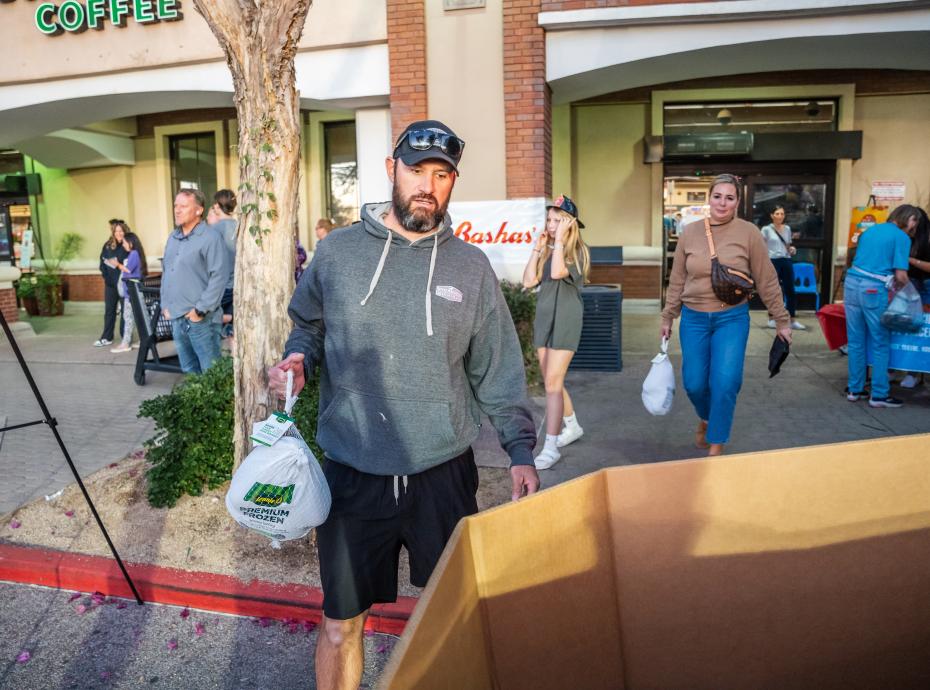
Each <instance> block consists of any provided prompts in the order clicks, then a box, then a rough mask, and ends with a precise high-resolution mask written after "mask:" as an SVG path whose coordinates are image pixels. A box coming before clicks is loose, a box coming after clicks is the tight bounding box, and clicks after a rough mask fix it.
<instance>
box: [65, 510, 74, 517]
mask: <svg viewBox="0 0 930 690" xmlns="http://www.w3.org/2000/svg"><path fill="white" fill-rule="evenodd" d="M65 517H69V518H73V517H74V511H73V510H66V511H65Z"/></svg>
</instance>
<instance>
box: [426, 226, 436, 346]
mask: <svg viewBox="0 0 930 690" xmlns="http://www.w3.org/2000/svg"><path fill="white" fill-rule="evenodd" d="M438 246H439V237H438V235H433V252H432V254H431V255H430V258H429V277H428V278H427V279H426V335H433V296H432V295H431V294H430V288H431V287H432V284H433V271H434V270H435V268H436V248H437V247H438Z"/></svg>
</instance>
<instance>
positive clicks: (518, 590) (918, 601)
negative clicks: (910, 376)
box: [382, 435, 930, 690]
mask: <svg viewBox="0 0 930 690" xmlns="http://www.w3.org/2000/svg"><path fill="white" fill-rule="evenodd" d="M928 649H930V435H923V436H911V437H899V438H890V439H881V440H874V441H861V442H856V443H847V444H834V445H828V446H816V447H809V448H798V449H791V450H785V451H772V452H766V453H754V454H747V455H741V456H726V457H722V458H719V459H702V460H692V461H684V462H674V463H658V464H653V465H638V466H633V467H622V468H615V469H611V470H604V471H601V472H598V473H596V474H592V475H588V476H586V477H582V478H580V479H578V480H575V481H572V482H568V483H566V484H563V485H561V486H558V487H556V488H554V489H550V490H547V491H544V492H542V493H541V494H539V495H538V496H536V497H532V498H530V499H526V500H523V501H521V502H520V503H518V504H514V505H509V506H504V507H501V508H498V509H495V510H493V511H489V512H487V513H483V514H481V515H478V516H475V517H473V518H469V519H467V520H465V521H463V524H462V525H460V527H459V530H458V532H457V536H456V537H454V538H453V540H452V541H451V542H450V544H449V546H448V547H447V549H446V552H445V554H444V558H443V562H442V563H441V564H440V566H439V567H438V568H437V570H436V572H434V574H433V578H432V579H431V581H430V586H429V587H428V588H427V590H426V592H425V593H424V596H423V598H422V599H421V601H420V603H419V605H418V606H417V611H416V613H415V615H414V618H413V619H412V620H411V622H410V624H409V625H408V627H407V629H406V631H405V632H404V636H403V640H402V643H401V645H399V646H398V648H397V650H396V651H395V653H394V657H393V658H392V660H391V664H390V666H389V668H388V670H387V671H386V673H385V675H384V676H383V679H382V683H383V687H389V688H412V687H423V688H534V689H536V688H624V687H626V688H635V689H637V690H639V689H641V688H715V689H721V688H818V689H821V688H844V689H845V688H877V687H889V688H890V687H895V688H925V687H930V653H928V652H927V650H928Z"/></svg>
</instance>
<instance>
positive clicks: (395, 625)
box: [0, 544, 417, 635]
mask: <svg viewBox="0 0 930 690" xmlns="http://www.w3.org/2000/svg"><path fill="white" fill-rule="evenodd" d="M125 565H126V570H128V571H129V576H130V577H131V578H132V581H133V583H134V584H135V585H136V589H138V590H139V595H140V596H141V597H142V599H144V600H145V601H146V602H151V603H158V604H174V605H176V606H189V607H191V608H194V609H201V610H204V611H217V612H220V613H232V614H236V615H239V616H256V617H265V618H296V619H299V620H309V621H313V622H317V623H318V622H319V621H320V619H321V617H322V615H323V592H322V591H321V590H320V588H319V587H311V586H309V585H298V584H276V583H273V582H264V581H262V580H252V581H251V582H243V581H242V580H239V579H237V578H235V577H232V576H229V575H217V574H214V573H203V572H189V571H186V570H178V569H176V568H163V567H161V566H157V565H147V564H144V563H125ZM0 580H6V581H8V582H21V583H25V584H30V585H42V586H45V587H55V588H57V589H67V590H75V591H79V592H88V593H92V592H101V593H103V594H105V595H107V596H115V597H124V598H127V599H133V598H134V597H133V595H132V591H131V590H130V589H129V585H127V584H126V580H125V579H123V574H122V573H121V572H120V569H119V566H118V565H117V564H116V561H114V560H112V559H109V558H104V557H102V556H86V555H83V554H75V553H66V552H64V551H53V550H51V549H42V548H36V547H31V546H14V545H12V544H0ZM416 602H417V599H416V598H415V597H398V598H397V603H394V604H377V605H375V606H373V607H372V609H371V614H370V615H369V616H368V621H367V623H366V624H365V628H366V629H368V630H373V631H375V632H383V633H391V634H393V635H399V634H400V633H402V632H403V630H404V626H405V625H406V623H407V619H409V618H410V614H411V613H413V608H414V606H416Z"/></svg>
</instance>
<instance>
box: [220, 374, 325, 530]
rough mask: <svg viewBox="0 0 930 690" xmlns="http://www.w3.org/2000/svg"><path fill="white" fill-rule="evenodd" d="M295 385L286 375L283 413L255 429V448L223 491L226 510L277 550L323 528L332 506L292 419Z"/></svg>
mask: <svg viewBox="0 0 930 690" xmlns="http://www.w3.org/2000/svg"><path fill="white" fill-rule="evenodd" d="M293 382H294V376H293V374H292V373H291V372H290V371H289V372H288V373H287V399H286V401H285V406H284V413H283V414H282V413H280V412H276V413H275V414H274V415H272V416H271V417H269V418H268V420H266V421H265V422H262V423H259V424H255V425H254V431H255V433H254V434H253V436H252V439H253V441H255V446H254V448H253V449H252V452H251V453H249V455H248V456H247V457H246V459H245V460H244V461H243V462H242V464H241V465H240V466H239V469H237V470H236V473H235V474H234V475H233V478H232V483H231V484H230V485H229V491H228V492H226V510H228V511H229V514H230V515H232V517H233V519H234V520H235V521H236V522H238V523H239V524H240V525H242V526H243V527H246V528H248V529H251V530H255V531H256V532H258V533H259V534H263V535H265V536H266V537H268V538H269V539H271V540H272V542H271V545H272V546H273V547H275V548H280V546H281V544H280V542H282V541H287V540H289V539H299V538H300V537H302V536H304V535H305V534H307V532H309V531H310V530H311V529H313V528H314V527H317V526H319V525H322V524H323V523H324V522H325V521H326V517H327V516H328V515H329V508H330V504H331V503H332V497H331V496H330V493H329V485H328V484H327V483H326V477H325V476H323V470H322V468H320V463H319V462H317V459H316V458H315V457H314V455H313V452H312V451H311V450H310V448H309V446H307V444H306V442H305V441H304V439H303V437H301V435H300V432H298V431H297V429H296V428H295V427H294V424H293V419H292V418H291V410H292V409H293V407H294V403H295V402H297V396H293V397H292V396H291V391H292V389H293ZM276 431H277V432H281V433H275V432H276ZM269 442H270V444H269Z"/></svg>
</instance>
